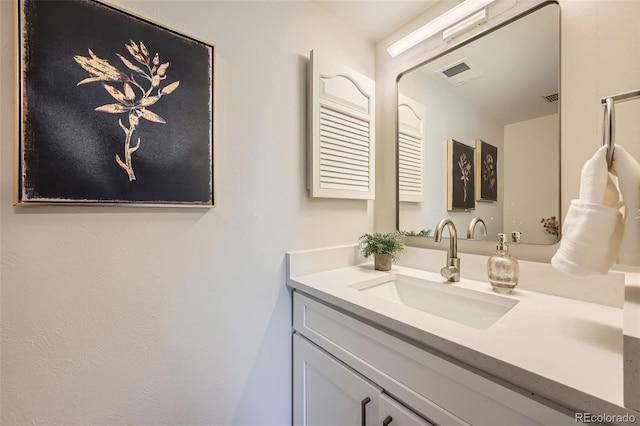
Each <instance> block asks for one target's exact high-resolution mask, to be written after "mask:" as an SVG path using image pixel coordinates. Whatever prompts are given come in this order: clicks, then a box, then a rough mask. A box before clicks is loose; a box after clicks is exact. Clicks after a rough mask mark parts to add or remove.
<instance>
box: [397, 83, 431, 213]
mask: <svg viewBox="0 0 640 426" xmlns="http://www.w3.org/2000/svg"><path fill="white" fill-rule="evenodd" d="M398 101H399V102H398V124H399V126H398V130H399V132H398V197H399V200H400V201H402V202H415V203H420V202H422V201H423V198H424V197H423V196H424V194H423V184H424V183H423V167H424V158H423V152H424V151H423V147H424V116H425V115H426V108H425V106H424V105H422V104H420V103H419V102H417V101H415V100H413V99H410V98H408V97H406V96H404V95H400V96H399V99H398Z"/></svg>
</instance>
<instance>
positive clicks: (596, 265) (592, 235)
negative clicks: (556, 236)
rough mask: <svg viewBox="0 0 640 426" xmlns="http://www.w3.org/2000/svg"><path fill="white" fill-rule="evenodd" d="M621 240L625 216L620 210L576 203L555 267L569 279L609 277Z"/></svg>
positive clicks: (556, 257) (572, 202) (575, 201)
mask: <svg viewBox="0 0 640 426" xmlns="http://www.w3.org/2000/svg"><path fill="white" fill-rule="evenodd" d="M621 236H622V214H621V213H620V211H619V210H618V209H616V208H614V207H608V206H604V205H601V204H593V203H586V202H583V201H581V200H573V201H571V206H570V207H569V211H568V212H567V216H566V218H565V220H564V224H563V225H562V240H561V242H560V248H559V249H558V251H557V252H556V254H555V255H554V256H553V257H552V258H551V265H553V267H554V268H555V269H557V270H559V271H562V272H564V273H566V274H569V275H576V276H587V275H598V274H606V273H607V272H608V271H609V269H610V268H611V266H613V264H614V263H615V262H616V258H617V255H618V249H619V246H620V240H621Z"/></svg>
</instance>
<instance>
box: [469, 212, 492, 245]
mask: <svg viewBox="0 0 640 426" xmlns="http://www.w3.org/2000/svg"><path fill="white" fill-rule="evenodd" d="M478 224H479V225H480V232H481V233H482V236H483V237H486V236H487V224H486V223H484V220H482V219H480V218H479V217H474V218H473V219H471V222H469V228H467V239H468V240H473V231H474V230H475V228H476V225H478Z"/></svg>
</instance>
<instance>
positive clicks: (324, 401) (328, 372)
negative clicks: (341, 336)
mask: <svg viewBox="0 0 640 426" xmlns="http://www.w3.org/2000/svg"><path fill="white" fill-rule="evenodd" d="M293 354H294V357H293V371H294V406H295V407H296V408H295V409H294V420H293V424H294V425H301V426H302V425H305V426H339V425H362V426H371V425H381V424H385V425H390V426H429V425H431V423H429V422H427V421H425V420H424V419H422V418H420V417H419V416H417V415H416V414H414V413H412V412H411V411H410V410H408V409H407V408H406V407H404V406H402V405H401V404H400V403H398V402H397V401H395V400H393V399H392V398H391V397H389V396H387V395H385V394H383V393H382V389H381V388H380V387H378V386H376V385H375V384H374V383H372V382H370V381H369V380H367V379H366V378H364V377H362V376H360V375H359V374H358V373H357V372H355V371H354V370H352V369H351V368H349V367H348V366H346V365H344V364H342V363H341V362H340V361H338V360H336V359H335V358H333V357H332V356H331V355H329V354H327V353H326V352H324V351H323V350H322V349H320V348H318V347H317V346H316V345H314V344H313V343H310V342H309V341H307V340H306V339H305V338H303V337H300V335H294V337H293Z"/></svg>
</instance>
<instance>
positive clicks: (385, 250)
mask: <svg viewBox="0 0 640 426" xmlns="http://www.w3.org/2000/svg"><path fill="white" fill-rule="evenodd" d="M401 236H402V234H400V233H399V232H389V233H387V234H382V233H379V232H376V233H374V234H364V235H362V236H360V250H361V252H362V255H363V256H364V257H369V256H371V255H373V256H374V268H375V269H377V270H379V271H390V270H391V264H392V263H393V262H395V261H397V260H398V254H399V253H402V252H403V251H404V244H403V243H402V241H401V240H400V238H401Z"/></svg>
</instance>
